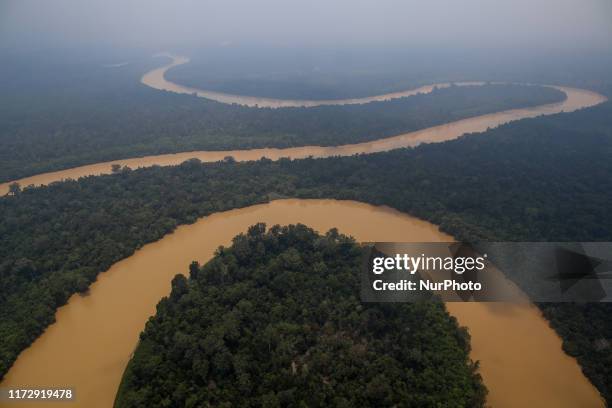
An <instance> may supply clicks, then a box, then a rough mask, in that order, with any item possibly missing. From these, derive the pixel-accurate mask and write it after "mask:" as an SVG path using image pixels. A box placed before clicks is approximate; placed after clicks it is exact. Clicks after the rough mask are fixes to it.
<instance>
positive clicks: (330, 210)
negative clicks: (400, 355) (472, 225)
mask: <svg viewBox="0 0 612 408" xmlns="http://www.w3.org/2000/svg"><path fill="white" fill-rule="evenodd" d="M256 222H266V223H267V224H268V225H273V224H285V225H286V224H291V223H298V222H300V223H303V224H306V225H309V226H311V227H312V228H314V229H316V230H318V231H320V232H325V231H327V230H329V229H330V228H334V227H337V228H338V229H339V231H341V232H342V233H345V234H349V235H352V236H353V237H355V238H356V239H357V240H358V241H360V242H372V241H397V242H401V241H404V242H433V241H443V242H448V241H451V240H452V237H450V236H448V235H446V234H443V233H441V232H440V231H439V230H438V228H437V227H436V226H435V225H432V224H430V223H427V222H425V221H422V220H419V219H416V218H414V217H410V216H408V215H406V214H402V213H400V212H398V211H395V210H392V209H390V208H387V207H375V206H371V205H367V204H363V203H358V202H354V201H335V200H279V201H273V202H271V203H269V204H262V205H255V206H252V207H248V208H243V209H237V210H231V211H226V212H221V213H216V214H213V215H211V216H209V217H204V218H201V219H199V220H198V221H197V222H196V223H195V224H192V225H185V226H181V227H179V228H178V229H177V230H176V231H175V232H174V233H172V234H169V235H167V236H165V237H164V238H162V239H161V240H159V241H157V242H155V243H151V244H148V245H146V246H144V247H143V248H142V249H140V250H138V251H137V252H136V253H135V254H134V255H132V256H131V257H129V258H127V259H125V260H122V261H120V262H118V263H116V264H115V265H113V266H112V267H111V269H110V270H109V271H107V272H104V273H102V274H100V275H99V277H98V280H97V281H96V282H95V283H94V284H93V285H92V286H91V289H90V293H89V295H87V296H81V295H74V296H72V297H71V298H70V300H69V302H68V304H67V305H66V306H63V307H61V308H60V309H59V310H58V312H57V315H56V317H57V322H56V323H54V324H53V325H51V326H50V327H49V328H48V329H47V330H46V331H45V333H44V334H43V335H42V336H40V337H39V338H38V339H37V340H36V341H35V342H34V344H33V345H32V346H31V347H29V348H28V349H26V350H25V351H24V352H23V353H21V355H20V356H19V358H18V359H17V361H16V362H15V365H14V366H13V367H12V368H11V370H10V371H9V373H8V375H7V376H6V378H5V380H4V382H3V383H2V386H3V387H12V386H26V385H28V386H33V385H37V386H42V385H44V386H68V387H73V388H74V389H75V391H76V395H77V400H76V401H75V402H74V403H67V404H61V405H62V406H79V407H91V408H95V407H100V408H106V407H111V406H112V403H113V400H114V397H115V393H116V391H117V387H118V385H119V381H120V380H121V376H122V373H123V371H124V369H125V366H126V364H127V362H128V360H129V358H130V355H131V353H132V351H133V350H134V348H135V347H136V344H137V341H138V335H139V333H140V332H141V331H142V329H143V328H144V324H145V322H146V320H147V319H148V318H149V316H152V315H153V314H154V313H155V305H156V304H157V303H158V302H159V300H160V299H161V297H162V296H165V295H167V294H168V293H169V291H170V281H171V279H172V277H173V276H174V275H175V274H176V273H186V272H187V270H188V266H189V264H190V263H191V261H193V260H197V261H199V262H200V263H204V262H206V261H207V260H208V259H210V258H211V257H212V256H213V253H214V250H215V249H216V248H217V247H218V246H219V245H228V244H229V243H230V241H231V238H232V237H233V236H235V235H236V234H238V233H240V232H246V230H247V228H248V226H250V225H252V224H254V223H256ZM447 307H448V309H449V312H450V313H451V314H452V315H453V316H455V317H456V318H457V319H458V321H459V323H460V324H461V325H463V326H467V327H468V328H469V331H470V334H471V336H472V353H471V357H472V359H474V360H479V361H480V364H481V374H482V376H483V379H484V382H485V384H486V386H487V387H488V389H489V393H490V394H489V398H488V403H489V404H491V405H492V406H493V407H555V408H564V407H567V408H575V407H582V408H585V407H602V406H603V402H602V400H601V399H600V397H599V393H598V392H597V390H596V389H595V388H594V387H593V386H592V385H591V383H590V382H589V381H588V380H587V379H586V378H585V377H584V375H583V374H582V372H581V370H580V367H579V366H578V364H577V362H576V360H574V359H573V358H571V357H569V356H567V355H566V354H565V353H564V352H563V350H562V349H561V340H560V339H559V337H558V336H557V335H556V334H555V332H554V331H553V330H552V329H551V328H550V327H549V326H548V323H547V322H546V321H545V320H544V318H543V317H542V316H541V314H540V312H539V310H538V309H537V308H536V307H535V306H533V305H531V304H529V303H525V304H487V303H448V304H447ZM37 406H38V404H37ZM51 406H56V407H57V406H59V404H58V403H51Z"/></svg>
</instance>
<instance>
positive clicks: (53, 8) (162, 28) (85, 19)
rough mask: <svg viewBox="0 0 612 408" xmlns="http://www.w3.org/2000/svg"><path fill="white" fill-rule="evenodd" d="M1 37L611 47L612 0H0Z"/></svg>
mask: <svg viewBox="0 0 612 408" xmlns="http://www.w3.org/2000/svg"><path fill="white" fill-rule="evenodd" d="M0 42H3V43H4V44H9V45H13V46H32V45H37V46H48V45H51V46H53V45H57V46H63V45H66V44H67V45H84V44H92V45H96V44H106V45H108V44H116V45H123V46H128V47H131V46H147V47H153V48H155V47H159V48H165V47H172V46H180V45H183V46H193V45H220V44H227V45H229V44H245V43H247V44H261V45H272V46H274V45H279V46H293V45H295V46H325V47H339V46H360V45H368V46H370V45H373V46H379V45H389V46H395V45H406V46H428V47H429V46H437V47H449V46H451V47H455V46H459V47H460V46H463V47H466V46H467V47H472V48H486V47H491V46H497V45H501V46H504V47H525V46H528V47H530V48H540V47H543V48H553V49H564V48H569V49H575V48H578V49H582V48H599V49H606V48H608V49H612V0H418V1H417V0H403V1H402V0H370V1H363V0H301V1H296V0H220V1H216V0H215V1H206V0H203V1H195V0H167V1H162V0H135V1H130V0H0Z"/></svg>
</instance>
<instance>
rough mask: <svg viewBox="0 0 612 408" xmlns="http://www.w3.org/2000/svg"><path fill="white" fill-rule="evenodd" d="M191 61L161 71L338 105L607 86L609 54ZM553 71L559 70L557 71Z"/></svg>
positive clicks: (312, 55)
mask: <svg viewBox="0 0 612 408" xmlns="http://www.w3.org/2000/svg"><path fill="white" fill-rule="evenodd" d="M185 55H187V56H189V57H190V59H191V61H190V62H189V63H188V64H184V65H180V66H177V67H175V68H173V69H171V70H170V71H168V72H167V74H166V77H167V78H168V79H170V80H172V81H174V82H177V83H179V84H183V85H187V86H192V87H195V88H202V89H210V90H215V91H219V92H227V93H231V94H239V95H253V96H262V97H272V98H283V99H343V98H357V97H364V96H371V95H379V94H384V93H389V92H396V91H401V90H405V89H411V88H416V87H418V86H420V85H427V84H431V83H439V82H452V81H466V80H468V81H469V80H475V81H505V82H520V83H542V84H560V85H569V86H577V87H585V88H592V87H593V86H600V85H601V84H602V83H605V82H607V83H610V82H612V58H611V57H610V55H606V56H594V55H589V53H588V52H585V54H584V55H582V56H579V55H577V54H576V53H575V52H574V53H571V54H570V55H564V54H563V53H559V54H558V55H555V53H550V52H548V53H541V52H538V51H537V50H535V49H534V50H532V51H529V50H525V49H522V50H521V51H520V53H516V52H514V53H513V52H508V50H503V51H502V50H487V51H485V52H483V50H480V51H479V50H474V49H472V50H467V49H456V48H452V49H445V50H439V49H437V50H435V49H431V47H426V48H423V49H410V50H406V49H393V48H387V49H384V48H382V49H381V48H379V47H377V48H368V47H367V46H365V45H360V47H359V48H358V49H344V50H343V49H337V48H330V49H316V50H315V49H310V50H304V49H298V50H296V49H293V48H291V49H282V48H274V49H262V48H259V47H258V48H256V49H254V48H252V47H247V46H241V45H239V44H233V45H231V46H229V47H226V48H219V49H210V48H206V49H195V50H189V51H185ZM559 67H563V68H562V69H559Z"/></svg>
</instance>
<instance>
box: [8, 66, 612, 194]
mask: <svg viewBox="0 0 612 408" xmlns="http://www.w3.org/2000/svg"><path fill="white" fill-rule="evenodd" d="M174 58H175V59H174V62H173V63H171V64H169V65H166V66H164V67H162V68H158V69H155V70H153V71H151V72H148V73H146V74H145V75H144V76H143V77H142V82H143V83H145V84H146V85H148V86H151V87H153V88H156V89H160V90H170V91H173V92H179V93H191V92H182V91H181V89H182V88H183V87H182V85H177V84H173V83H172V82H168V81H167V80H166V79H165V77H164V73H165V72H166V71H167V70H168V69H169V68H170V67H172V66H175V65H177V63H176V61H177V59H178V61H181V60H180V57H174ZM181 63H182V62H181ZM438 86H444V84H439V85H438ZM177 87H178V88H177ZM433 87H434V86H433V85H432V86H428V87H423V88H419V89H416V90H410V91H404V92H398V93H394V94H386V95H379V96H375V97H371V98H361V99H355V100H353V99H351V100H338V101H335V102H336V103H337V104H341V103H344V104H347V103H365V102H366V101H368V100H370V99H372V98H378V99H372V100H386V99H393V98H398V97H401V96H408V95H413V94H416V93H426V92H430V91H431V90H432V89H433ZM554 88H556V89H559V90H560V91H562V92H564V93H565V94H566V96H567V97H566V99H565V100H564V101H562V102H559V103H552V104H546V105H540V106H535V107H532V108H524V109H511V110H507V111H502V112H497V113H491V114H486V115H480V116H475V117H472V118H466V119H462V120H458V121H455V122H450V123H446V124H443V125H438V126H433V127H430V128H426V129H421V130H417V131H414V132H409V133H404V134H400V135H396V136H391V137H387V138H383V139H377V140H373V141H370V142H364V143H355V144H348V145H342V146H300V147H290V148H284V149H276V148H262V149H251V150H226V151H193V152H184V153H174V154H162V155H155V156H145V157H136V158H130V159H122V160H114V161H109V162H102V163H96V164H90V165H85V166H80V167H75V168H72V169H67V170H60V171H55V172H49V173H44V174H38V175H35V176H31V177H26V178H23V179H20V180H16V181H17V182H19V184H21V186H28V185H31V184H32V185H45V184H49V183H51V182H54V181H61V180H65V179H69V178H71V179H78V178H79V177H84V176H91V175H94V176H97V175H100V174H109V173H110V172H111V165H112V164H120V165H122V166H129V167H131V168H139V167H149V166H153V165H159V166H170V165H176V164H180V163H182V162H184V161H185V160H188V159H191V158H197V159H200V160H202V161H204V162H211V161H219V160H222V159H223V158H225V157H227V156H232V157H233V158H234V159H235V160H237V161H248V160H259V159H261V158H262V157H267V158H269V159H272V160H277V159H279V158H281V157H289V158H292V159H303V158H305V157H309V156H312V157H331V156H352V155H354V154H368V153H376V152H384V151H389V150H393V149H399V148H402V147H414V146H417V145H419V144H421V143H439V142H444V141H447V140H452V139H456V138H458V137H460V136H462V135H464V134H466V133H471V132H483V131H485V130H487V129H488V128H494V127H496V126H499V125H502V124H504V123H508V122H511V121H514V120H519V119H525V118H532V117H536V116H540V115H550V114H554V113H559V112H572V111H575V110H577V109H582V108H587V107H590V106H594V105H598V104H600V103H602V102H605V101H606V100H607V98H606V97H605V96H603V95H600V94H598V93H596V92H592V91H588V90H584V89H577V88H569V87H561V86H555V87H554ZM201 92H202V93H205V94H206V95H207V96H208V97H210V96H211V95H210V94H209V92H208V91H201ZM202 95H204V94H202ZM223 95H225V94H223ZM231 96H232V98H235V99H236V98H237V99H236V100H233V101H234V102H235V103H241V102H242V104H247V105H248V104H249V103H250V101H251V99H252V97H250V96H237V95H231ZM213 99H214V98H213ZM219 100H220V101H223V99H219ZM258 100H259V99H258ZM266 100H267V99H266ZM270 101H272V102H270V103H277V102H278V103H280V102H283V101H282V100H278V99H271V100H270ZM279 101H280V102H279ZM351 101H353V102H351ZM354 101H359V102H354ZM306 102H308V101H306ZM310 102H313V103H318V102H317V101H310ZM325 103H330V101H325ZM260 106H261V105H260ZM9 184H10V183H2V184H0V195H4V194H6V193H7V192H8V188H9Z"/></svg>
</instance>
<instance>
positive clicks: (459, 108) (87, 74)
mask: <svg viewBox="0 0 612 408" xmlns="http://www.w3.org/2000/svg"><path fill="white" fill-rule="evenodd" d="M162 63H163V60H162V59H161V58H158V59H151V58H148V59H145V60H137V61H132V62H131V63H128V64H127V65H120V66H114V67H109V66H105V65H102V64H98V65H95V66H92V65H85V66H83V64H82V63H78V62H75V63H74V67H73V66H72V65H66V64H65V63H64V64H63V65H60V67H61V68H58V67H55V66H51V67H50V66H49V65H50V63H49V62H47V63H46V64H45V65H43V66H42V67H41V68H39V69H38V70H37V69H36V68H35V67H36V65H34V68H33V67H32V64H24V66H23V67H21V66H19V67H14V69H13V70H10V69H9V68H11V66H10V65H9V67H8V68H7V67H0V117H1V118H2V121H1V122H0V182H4V181H9V180H15V179H18V178H22V177H25V176H29V175H33V174H37V173H44V172H48V171H53V170H59V169H65V168H69V167H74V166H78V165H82V164H88V163H96V162H101V161H109V160H116V159H121V158H128V157H135V156H142V155H154V154H161V153H175V152H183V151H193V150H226V149H236V148H241V149H249V148H255V147H289V146H304V145H325V146H330V145H340V144H347V143H355V142H361V141H366V140H373V139H378V138H381V137H387V136H393V135H397V134H400V133H404V132H409V131H413V130H418V129H423V128H426V127H429V126H433V125H438V124H442V123H447V122H449V121H453V120H457V119H461V118H466V117H470V116H475V115H479V114H484V113H490V112H496V111H500V110H504V109H510V108H516V107H525V106H534V105H540V104H543V103H547V102H554V101H558V100H561V99H562V98H563V94H562V93H561V92H559V91H557V90H555V89H550V88H543V87H537V86H516V85H514V86H513V85H489V86H484V87H466V88H464V87H455V88H451V89H440V90H437V91H435V92H434V93H432V94H428V95H417V96H413V97H408V98H402V99H397V100H393V101H388V102H379V103H370V104H364V105H350V106H321V107H316V108H308V109H304V108H289V109H258V108H247V107H242V106H230V105H225V104H222V103H217V102H213V101H210V100H205V99H202V98H198V97H195V96H188V95H177V94H173V93H170V92H160V91H157V90H154V89H151V88H148V87H147V86H145V85H143V84H140V83H139V81H140V77H141V75H142V74H143V73H144V72H146V71H147V70H148V69H151V68H152V67H155V66H158V65H159V64H162ZM58 64H59V63H58ZM43 68H44V69H43ZM7 70H8V72H6V75H7V76H8V77H9V78H11V81H6V79H3V78H2V73H3V71H7ZM39 71H40V72H39ZM24 77H25V78H26V79H27V80H24V79H23V78H24ZM13 78H15V79H13Z"/></svg>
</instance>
